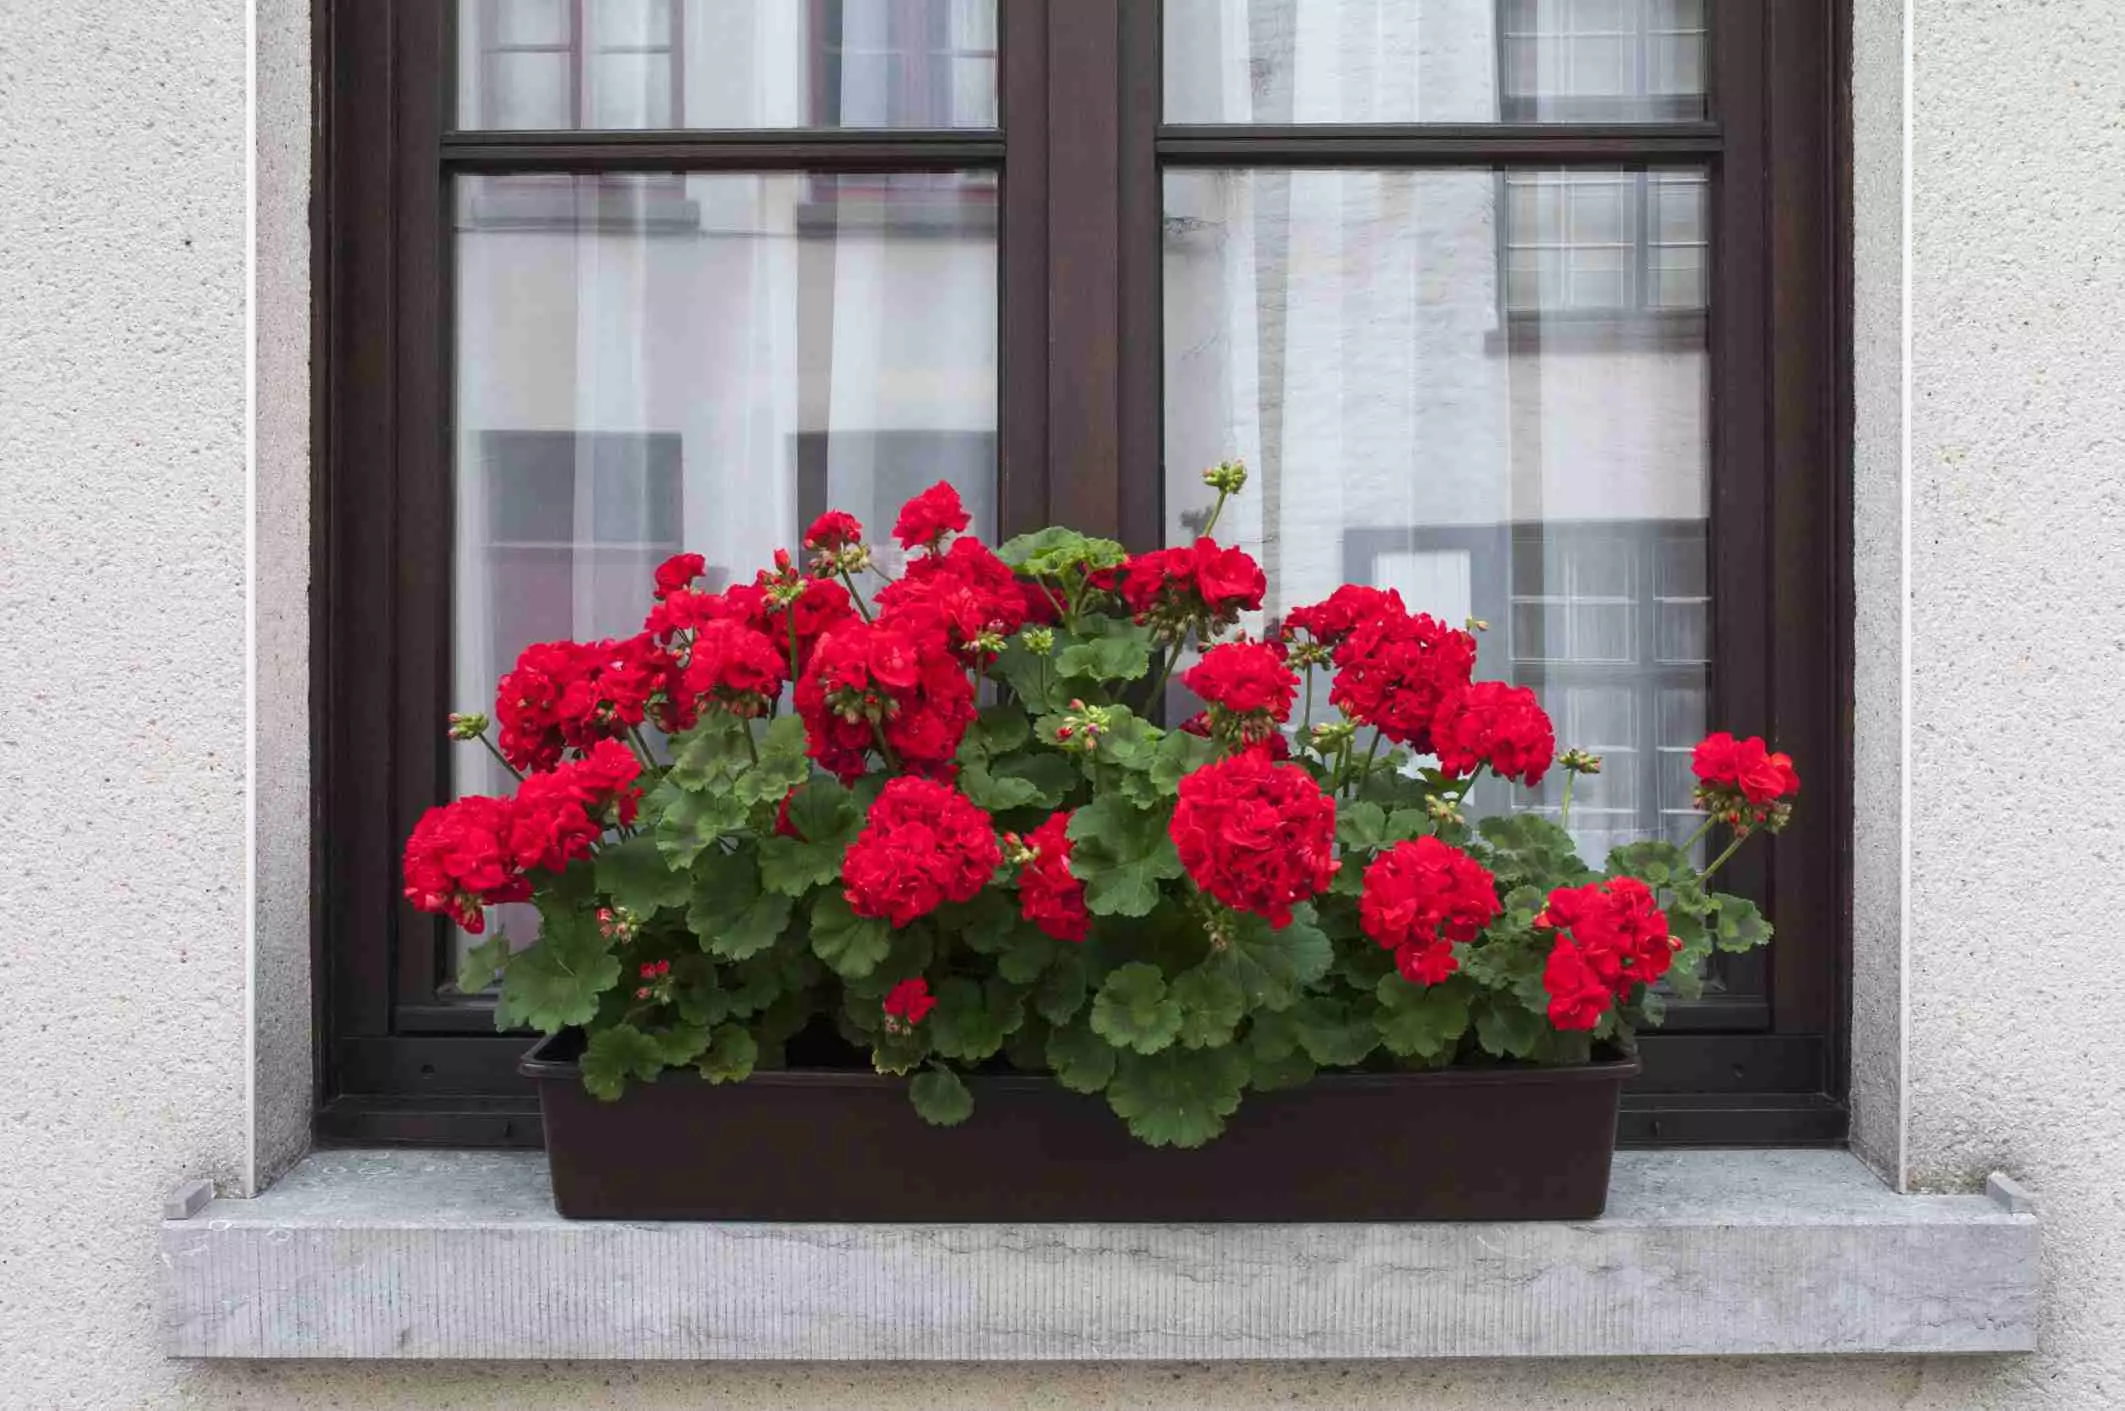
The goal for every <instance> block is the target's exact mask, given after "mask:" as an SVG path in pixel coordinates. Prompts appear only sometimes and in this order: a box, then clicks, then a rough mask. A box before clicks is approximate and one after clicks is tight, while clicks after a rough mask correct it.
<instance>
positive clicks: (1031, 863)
mask: <svg viewBox="0 0 2125 1411" xmlns="http://www.w3.org/2000/svg"><path fill="white" fill-rule="evenodd" d="M1069 829H1070V815H1069V814H1067V813H1057V814H1052V815H1050V816H1049V818H1048V821H1047V822H1045V823H1043V824H1041V825H1040V826H1039V827H1038V828H1035V829H1034V830H1033V831H1032V832H1031V833H1029V834H1027V835H1026V838H1025V846H1026V847H1027V848H1029V849H1030V850H1031V851H1032V853H1033V856H1032V858H1031V859H1030V860H1028V861H1027V862H1026V863H1025V864H1024V865H1023V866H1022V867H1020V868H1019V869H1018V914H1019V915H1021V916H1023V917H1024V918H1025V919H1026V920H1028V921H1030V922H1032V923H1033V924H1034V925H1036V926H1038V927H1040V929H1041V930H1042V931H1043V932H1045V933H1046V934H1048V935H1050V936H1053V937H1054V938H1055V939H1056V940H1058V941H1082V940H1084V938H1085V936H1086V934H1087V933H1088V932H1090V930H1091V929H1092V913H1091V912H1089V911H1087V910H1085V884H1084V883H1082V882H1080V881H1078V880H1077V878H1076V876H1075V875H1073V874H1072V873H1071V871H1070V832H1069Z"/></svg>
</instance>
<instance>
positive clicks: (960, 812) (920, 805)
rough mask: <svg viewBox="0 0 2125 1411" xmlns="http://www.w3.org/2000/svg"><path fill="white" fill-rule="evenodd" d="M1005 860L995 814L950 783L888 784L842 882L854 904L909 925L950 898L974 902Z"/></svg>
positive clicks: (852, 849) (846, 861)
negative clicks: (979, 805)
mask: <svg viewBox="0 0 2125 1411" xmlns="http://www.w3.org/2000/svg"><path fill="white" fill-rule="evenodd" d="M1002 864H1003V849H1002V848H1000V847H998V846H997V842H996V830H995V828H994V826H993V825H992V824H991V822H990V820H989V815H988V814H986V813H984V812H983V811H982V810H980V809H979V808H976V807H975V806H974V805H973V804H972V803H970V802H969V801H968V800H967V798H966V796H965V795H963V794H961V793H960V792H959V791H958V790H956V789H954V788H953V787H952V786H951V785H949V784H940V783H938V782H936V781H935V780H932V779H913V778H906V777H903V778H898V779H891V780H888V781H887V782H886V786H885V789H884V791H883V792H881V793H880V794H879V795H878V801H877V802H876V803H874V804H872V805H871V811H870V815H869V818H868V819H867V820H866V821H865V823H864V826H863V832H862V834H861V835H859V836H858V837H857V839H856V841H855V842H853V843H851V844H850V845H849V850H848V853H847V855H846V856H845V857H844V858H843V859H842V863H841V880H842V883H843V885H844V887H845V889H846V890H845V892H844V895H845V896H847V898H848V903H849V907H850V909H852V910H853V911H854V912H855V913H856V914H857V915H858V916H875V917H883V918H884V919H886V920H888V921H890V922H892V923H893V924H894V925H895V926H905V925H907V924H909V923H910V922H913V921H917V920H919V919H921V918H922V917H925V916H928V915H929V914H930V913H931V912H933V911H935V910H936V909H937V908H938V907H940V906H942V905H944V903H946V902H948V901H972V900H973V899H974V894H975V893H977V892H979V891H980V890H981V889H982V887H983V885H984V884H986V883H987V882H988V880H989V879H990V878H991V877H993V876H994V875H995V874H996V869H997V868H998V867H1000V866H1002Z"/></svg>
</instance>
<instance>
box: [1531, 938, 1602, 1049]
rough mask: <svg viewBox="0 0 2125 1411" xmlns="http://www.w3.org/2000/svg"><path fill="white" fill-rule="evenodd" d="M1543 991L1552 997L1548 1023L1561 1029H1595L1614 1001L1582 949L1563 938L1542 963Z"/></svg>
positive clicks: (1558, 940) (1558, 939) (1550, 998)
mask: <svg viewBox="0 0 2125 1411" xmlns="http://www.w3.org/2000/svg"><path fill="white" fill-rule="evenodd" d="M1542 989H1543V991H1544V992H1545V993H1546V994H1548V995H1549V1022H1550V1023H1552V1024H1554V1025H1556V1026H1557V1027H1558V1028H1559V1029H1591V1028H1593V1027H1595V1026H1596V1025H1598V1024H1599V1023H1600V1022H1601V1016H1602V1015H1604V1014H1606V1013H1608V1009H1609V1005H1610V1004H1611V1003H1613V1002H1614V1000H1615V994H1614V992H1612V991H1611V990H1610V989H1609V987H1608V986H1607V985H1606V984H1604V983H1602V980H1601V977H1600V976H1599V975H1596V974H1595V973H1594V970H1593V967H1592V966H1590V965H1588V964H1587V963H1586V957H1585V956H1584V955H1582V954H1581V953H1580V951H1579V948H1578V947H1577V946H1574V945H1573V944H1572V943H1571V942H1570V941H1567V940H1565V939H1564V938H1563V937H1562V936H1559V937H1558V938H1557V944H1556V945H1555V946H1553V947H1551V948H1550V953H1549V959H1548V960H1547V961H1545V962H1544V963H1543V966H1542Z"/></svg>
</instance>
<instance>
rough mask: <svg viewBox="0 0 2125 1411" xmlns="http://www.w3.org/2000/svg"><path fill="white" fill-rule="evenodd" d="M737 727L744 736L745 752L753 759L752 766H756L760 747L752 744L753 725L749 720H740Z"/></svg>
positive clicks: (758, 760)
mask: <svg viewBox="0 0 2125 1411" xmlns="http://www.w3.org/2000/svg"><path fill="white" fill-rule="evenodd" d="M738 725H739V727H740V729H741V731H742V733H743V734H744V736H745V752H746V753H747V754H749V755H751V756H752V757H753V763H754V764H758V763H759V762H760V747H759V746H758V745H756V744H754V743H753V723H752V722H751V721H750V720H740V721H739V722H738Z"/></svg>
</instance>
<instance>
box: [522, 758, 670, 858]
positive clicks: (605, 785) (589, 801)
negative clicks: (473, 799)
mask: <svg viewBox="0 0 2125 1411" xmlns="http://www.w3.org/2000/svg"><path fill="white" fill-rule="evenodd" d="M641 773H642V761H641V760H639V759H637V758H636V757H635V752H634V751H633V750H631V749H629V748H627V746H625V745H623V744H621V743H620V742H619V741H617V740H602V741H600V742H599V743H598V744H597V745H595V746H593V747H592V749H591V751H590V753H588V754H587V755H585V756H584V757H583V758H582V759H580V760H575V761H572V762H571V763H568V764H563V765H560V766H558V767H557V768H555V769H552V770H550V771H548V772H546V773H544V774H534V775H531V776H530V777H529V778H527V779H525V781H524V783H523V785H522V787H520V788H519V789H518V790H517V795H516V798H515V799H513V800H512V801H511V807H510V820H509V849H510V852H511V854H512V855H513V856H514V857H515V858H516V861H517V863H518V865H519V866H521V867H523V868H524V869H525V870H526V871H530V870H531V869H534V868H538V869H542V870H544V871H547V872H560V871H564V870H565V869H566V868H567V866H568V864H569V863H571V862H574V861H576V860H577V859H579V858H585V857H588V856H590V848H591V845H592V844H593V843H595V842H597V840H598V839H599V838H601V837H603V836H604V835H605V830H606V829H607V828H609V827H612V826H613V825H615V824H622V825H624V824H628V823H632V822H634V819H635V809H636V807H637V805H638V804H639V803H640V802H641V798H642V791H641V790H640V789H639V788H637V787H636V785H635V781H636V780H637V779H638V778H639V777H640V775H641Z"/></svg>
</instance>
